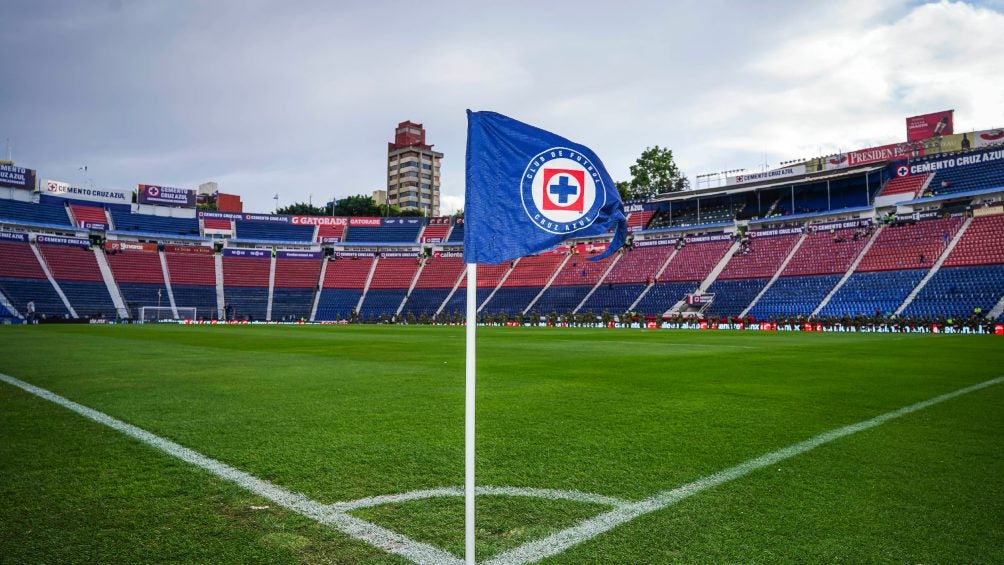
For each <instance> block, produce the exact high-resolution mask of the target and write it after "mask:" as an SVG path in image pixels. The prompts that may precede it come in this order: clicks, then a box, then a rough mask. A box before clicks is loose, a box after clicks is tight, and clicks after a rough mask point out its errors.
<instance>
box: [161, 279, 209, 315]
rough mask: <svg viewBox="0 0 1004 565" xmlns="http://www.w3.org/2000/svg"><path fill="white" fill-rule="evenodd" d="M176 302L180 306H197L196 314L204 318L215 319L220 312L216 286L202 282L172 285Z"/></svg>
mask: <svg viewBox="0 0 1004 565" xmlns="http://www.w3.org/2000/svg"><path fill="white" fill-rule="evenodd" d="M171 292H172V293H173V294H174V303H175V305H176V306H177V307H178V308H195V315H196V316H197V317H198V318H200V319H203V320H215V319H216V318H217V315H218V314H219V306H218V304H217V303H216V287H215V286H210V285H201V284H175V285H172V286H171Z"/></svg>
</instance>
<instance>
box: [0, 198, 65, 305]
mask: <svg viewBox="0 0 1004 565" xmlns="http://www.w3.org/2000/svg"><path fill="white" fill-rule="evenodd" d="M0 218H3V219H8V220H13V221H21V222H28V223H34V224H50V225H54V226H70V225H72V224H70V216H69V214H67V213H66V207H65V206H62V205H54V204H31V203H29V202H19V201H17V200H4V199H0ZM64 311H65V310H64Z"/></svg>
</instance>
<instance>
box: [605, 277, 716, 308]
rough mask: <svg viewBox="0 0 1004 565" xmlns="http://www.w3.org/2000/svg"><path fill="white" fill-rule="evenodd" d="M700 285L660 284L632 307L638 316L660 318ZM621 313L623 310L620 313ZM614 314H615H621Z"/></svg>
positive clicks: (681, 283) (694, 282) (689, 282)
mask: <svg viewBox="0 0 1004 565" xmlns="http://www.w3.org/2000/svg"><path fill="white" fill-rule="evenodd" d="M700 284H701V283H699V282H697V281H684V282H660V283H656V284H654V285H652V288H651V289H649V291H648V292H647V293H646V294H645V296H644V297H643V298H642V299H641V300H640V301H639V302H638V305H637V306H635V307H634V309H635V311H636V312H638V313H639V314H644V315H646V316H661V315H663V314H664V313H665V312H666V311H667V310H669V309H670V308H672V307H673V305H674V304H676V303H677V302H679V301H681V300H683V299H684V298H686V297H687V294H690V293H692V292H694V291H695V290H697V287H698V286H699V285H700ZM621 312H623V310H622V311H621ZM621 312H616V313H618V314H619V313H621Z"/></svg>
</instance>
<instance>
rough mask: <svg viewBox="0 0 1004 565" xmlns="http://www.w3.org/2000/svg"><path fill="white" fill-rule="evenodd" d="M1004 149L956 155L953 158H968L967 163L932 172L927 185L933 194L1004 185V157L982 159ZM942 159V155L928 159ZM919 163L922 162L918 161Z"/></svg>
mask: <svg viewBox="0 0 1004 565" xmlns="http://www.w3.org/2000/svg"><path fill="white" fill-rule="evenodd" d="M1002 150H1004V148H1002V147H995V148H992V149H989V150H985V151H973V152H971V153H963V154H960V155H958V156H957V157H956V158H955V160H956V161H959V160H962V159H967V160H969V161H968V162H969V163H972V164H969V165H961V164H959V165H956V166H955V167H951V168H947V169H941V170H939V171H937V172H936V173H935V174H934V178H933V179H931V184H930V185H928V190H930V191H931V192H932V193H933V194H935V195H942V194H951V193H955V192H965V191H969V190H981V189H987V188H998V187H1004V159H1001V158H996V159H993V160H988V161H983V160H982V159H983V157H985V156H991V155H999V152H1000V151H1002ZM942 159H944V157H943V156H936V157H931V158H930V160H932V161H938V160H942ZM919 163H921V164H922V163H923V161H920V162H919Z"/></svg>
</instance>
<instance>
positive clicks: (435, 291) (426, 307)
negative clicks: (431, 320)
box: [401, 288, 464, 317]
mask: <svg viewBox="0 0 1004 565" xmlns="http://www.w3.org/2000/svg"><path fill="white" fill-rule="evenodd" d="M451 290H452V289H449V288H416V289H414V290H412V291H411V296H409V297H408V302H405V304H404V310H401V314H402V315H407V314H408V313H409V312H411V313H412V314H414V315H415V316H416V317H417V316H421V315H422V314H425V315H427V316H432V315H433V314H435V313H436V310H438V309H439V307H440V305H442V304H443V301H444V300H446V297H447V296H448V295H449V294H450V291H451ZM463 290H464V289H462V288H461V289H458V290H457V292H458V293H460V292H463Z"/></svg>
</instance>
